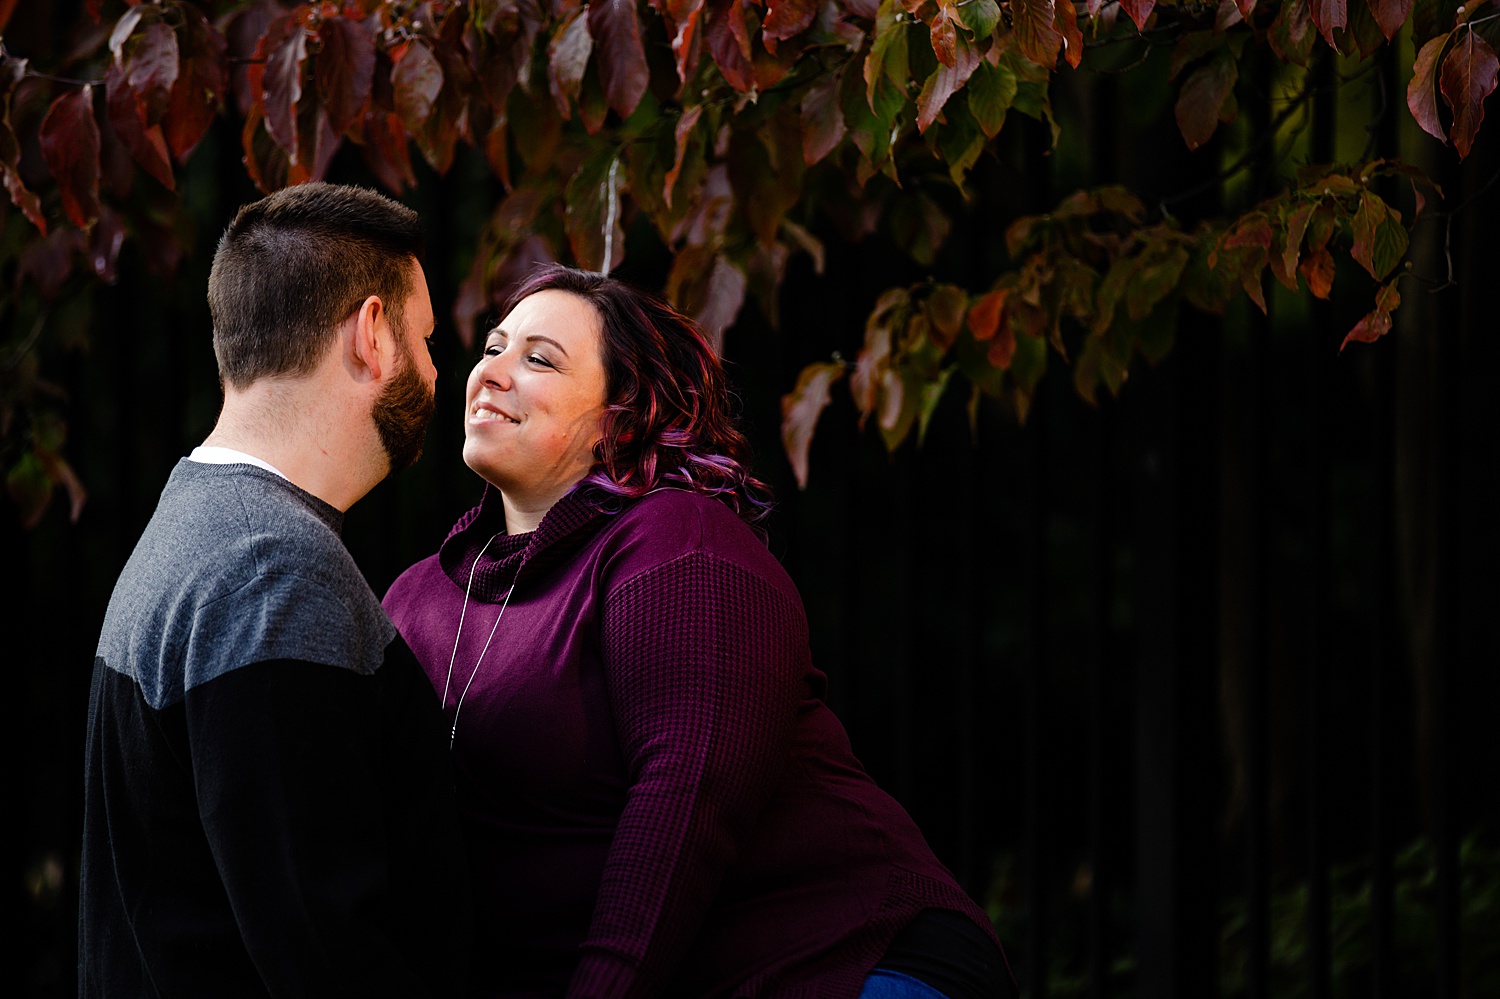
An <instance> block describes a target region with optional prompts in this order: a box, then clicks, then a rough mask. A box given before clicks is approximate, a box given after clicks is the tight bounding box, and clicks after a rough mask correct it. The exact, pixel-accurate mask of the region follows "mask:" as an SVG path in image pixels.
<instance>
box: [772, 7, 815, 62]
mask: <svg viewBox="0 0 1500 999" xmlns="http://www.w3.org/2000/svg"><path fill="white" fill-rule="evenodd" d="M817 12H818V4H817V0H767V2H766V19H765V21H764V22H763V23H762V24H761V26H760V27H761V37H762V38H764V39H765V41H766V51H768V52H770V53H771V54H772V55H775V54H776V43H777V42H780V41H785V40H786V39H788V38H791V37H792V36H793V35H800V34H801V33H802V32H804V31H806V30H807V26H808V25H809V24H812V21H813V15H814V14H816V13H817Z"/></svg>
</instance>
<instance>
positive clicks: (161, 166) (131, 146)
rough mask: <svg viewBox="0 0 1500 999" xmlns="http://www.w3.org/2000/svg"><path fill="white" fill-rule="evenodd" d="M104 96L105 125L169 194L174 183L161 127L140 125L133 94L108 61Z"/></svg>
mask: <svg viewBox="0 0 1500 999" xmlns="http://www.w3.org/2000/svg"><path fill="white" fill-rule="evenodd" d="M104 97H105V106H106V107H107V108H108V110H109V123H110V125H112V126H113V127H114V130H115V135H116V136H118V137H119V140H120V144H121V145H122V146H124V147H125V148H126V149H127V150H129V151H130V155H131V158H132V159H134V160H135V161H136V163H138V164H140V166H141V168H142V169H143V170H145V171H146V172H147V173H149V174H150V175H151V176H153V177H155V178H156V179H157V180H158V181H160V182H161V184H162V186H164V187H165V188H167V190H169V191H170V190H175V189H176V186H177V182H176V181H175V180H174V179H173V177H172V162H171V159H170V154H169V153H168V151H167V140H166V138H165V137H164V136H163V135H162V131H161V126H160V125H152V126H151V127H150V128H146V127H145V126H143V125H142V124H141V119H140V116H139V115H138V114H136V104H135V93H134V92H133V91H132V90H131V89H130V85H129V84H127V83H126V82H125V73H124V71H123V70H122V69H121V68H120V66H119V64H118V63H114V62H111V63H110V64H109V69H108V70H106V71H105V75H104Z"/></svg>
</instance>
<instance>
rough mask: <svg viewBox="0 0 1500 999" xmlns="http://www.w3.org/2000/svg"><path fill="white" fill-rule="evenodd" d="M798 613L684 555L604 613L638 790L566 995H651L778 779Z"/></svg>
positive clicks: (728, 567)
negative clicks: (581, 957) (579, 960)
mask: <svg viewBox="0 0 1500 999" xmlns="http://www.w3.org/2000/svg"><path fill="white" fill-rule="evenodd" d="M806 633H807V625H806V619H805V616H804V614H803V612H802V608H801V606H800V603H799V602H798V601H796V600H795V599H793V598H791V597H789V596H788V595H787V594H786V593H784V592H783V591H782V590H780V589H778V588H777V587H775V586H774V585H772V584H771V583H770V582H769V581H767V580H766V579H764V578H763V577H761V576H760V575H757V574H756V573H754V572H752V571H750V570H748V569H745V568H743V567H742V566H740V565H738V564H736V563H734V562H730V561H728V560H726V559H723V558H720V557H718V556H715V555H712V554H709V553H706V552H702V551H693V552H689V553H687V554H685V555H681V556H679V557H677V558H675V559H673V560H671V561H669V562H666V563H663V564H661V565H659V566H656V567H654V568H652V569H649V570H646V571H645V572H643V573H641V574H640V575H638V576H636V577H634V578H632V579H631V580H630V581H628V582H627V583H625V584H624V585H622V586H621V587H619V589H618V590H617V591H615V592H614V593H613V594H611V595H610V597H609V598H608V599H607V601H606V605H605V612H604V649H603V653H604V662H605V669H606V672H607V674H608V682H609V691H610V697H611V701H612V708H613V711H614V717H615V723H616V726H617V728H618V732H619V738H620V741H621V747H622V750H623V753H624V756H625V760H626V765H627V767H628V771H629V777H630V781H631V789H630V794H629V798H628V800H627V802H626V805H625V810H624V812H623V813H622V815H621V817H620V824H619V827H618V829H617V831H616V833H615V839H614V843H613V845H612V847H611V849H610V853H609V859H608V861H607V863H606V865H605V869H604V877H603V881H602V883H601V886H600V891H599V900H598V903H597V904H596V906H595V908H594V917H593V923H592V926H591V928H590V932H589V936H588V939H587V940H586V941H585V943H584V945H583V949H584V957H583V960H582V961H581V962H580V964H579V966H578V969H577V971H576V972H575V974H574V976H573V980H572V983H571V985H570V987H569V989H568V996H570V997H575V999H577V997H601V999H602V997H627V996H647V995H655V994H657V993H659V992H660V991H661V989H662V987H663V986H664V985H665V984H667V983H668V982H669V981H670V980H671V978H672V976H673V974H674V972H675V971H676V970H677V968H678V966H679V964H680V963H681V960H682V957H683V955H684V954H685V953H686V952H687V948H688V947H689V945H690V943H691V941H692V939H693V936H694V935H695V933H696V932H697V930H698V927H699V926H700V924H701V923H702V920H703V916H704V913H705V912H706V911H707V909H708V907H709V904H710V902H711V901H712V899H713V897H714V894H715V892H716V890H717V888H718V886H719V883H720V880H721V878H722V876H723V873H724V871H725V869H726V867H727V866H728V865H729V864H730V863H732V862H733V860H734V858H735V856H736V855H737V853H738V851H739V850H740V847H741V845H742V843H743V841H744V838H745V836H746V835H747V834H748V833H749V831H750V830H751V829H752V828H753V826H754V823H755V820H756V818H757V816H758V815H759V814H760V812H761V810H762V808H763V807H764V805H765V803H766V801H767V799H768V798H769V797H770V795H771V793H772V792H773V790H774V789H775V787H776V784H777V779H778V777H779V775H780V774H781V773H782V771H783V769H784V767H785V766H786V765H787V762H788V760H787V757H788V751H789V745H790V738H791V731H792V724H793V720H794V718H795V716H796V712H797V707H798V704H799V703H800V701H801V698H802V688H803V679H802V674H803V673H804V671H805V670H804V665H805V659H806V648H807V638H806Z"/></svg>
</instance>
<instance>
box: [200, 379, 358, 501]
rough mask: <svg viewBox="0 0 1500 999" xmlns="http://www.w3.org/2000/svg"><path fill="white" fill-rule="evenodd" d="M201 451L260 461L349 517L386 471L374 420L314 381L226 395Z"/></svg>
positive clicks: (265, 383)
mask: <svg viewBox="0 0 1500 999" xmlns="http://www.w3.org/2000/svg"><path fill="white" fill-rule="evenodd" d="M203 444H204V446H206V447H224V448H231V449H233V450H235V451H243V452H244V453H245V454H248V455H251V456H253V457H255V458H258V459H260V460H261V461H264V462H265V463H267V464H268V465H271V466H273V467H274V468H276V469H277V470H278V471H279V472H281V474H283V475H284V476H286V478H287V479H288V480H289V481H291V482H292V483H293V484H294V485H297V486H299V487H300V488H302V489H304V490H306V491H307V492H310V493H312V494H313V495H314V496H316V497H318V498H319V499H321V500H322V501H323V502H325V503H327V504H329V505H330V506H332V507H334V508H335V509H338V510H348V509H349V508H350V507H351V506H353V505H354V504H355V503H356V502H357V501H358V500H359V499H360V498H361V497H362V496H364V495H365V494H366V493H367V492H369V491H370V490H371V489H372V488H374V486H375V485H376V484H377V483H379V482H380V480H381V479H382V478H384V477H385V474H386V471H387V467H386V466H387V460H386V458H385V454H384V451H383V449H381V448H380V443H379V435H378V434H377V432H376V431H375V429H374V426H373V424H372V421H371V420H370V417H369V414H368V413H363V414H362V413H358V412H351V411H350V406H349V404H348V403H347V402H341V400H340V399H339V397H338V396H337V394H335V393H326V392H322V391H320V390H319V387H318V385H317V384H316V379H315V378H305V379H295V380H293V379H264V380H262V381H259V382H256V383H255V384H253V385H251V386H249V387H248V388H245V389H232V388H231V389H226V390H225V396H224V408H223V410H222V411H221V412H220V413H219V419H218V422H217V423H216V424H215V425H214V429H213V432H212V433H211V434H209V435H208V437H207V438H205V439H204V441H203Z"/></svg>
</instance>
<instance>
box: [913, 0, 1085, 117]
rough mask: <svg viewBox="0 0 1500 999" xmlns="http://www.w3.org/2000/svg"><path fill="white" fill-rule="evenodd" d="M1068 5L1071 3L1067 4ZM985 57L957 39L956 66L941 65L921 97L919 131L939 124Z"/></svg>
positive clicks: (939, 64)
mask: <svg viewBox="0 0 1500 999" xmlns="http://www.w3.org/2000/svg"><path fill="white" fill-rule="evenodd" d="M1063 2H1064V3H1068V2H1071V0H1063ZM981 58H982V57H981V56H980V54H979V50H978V49H976V48H974V47H973V46H972V45H970V44H969V40H968V39H967V38H965V37H964V36H963V35H961V34H960V35H957V36H955V38H954V44H953V65H951V66H945V65H943V64H942V63H938V65H937V68H936V69H934V70H933V71H932V75H931V76H929V77H928V78H927V82H926V83H924V84H923V85H922V92H921V93H920V94H918V95H917V130H918V131H919V132H924V133H925V132H926V131H927V129H928V128H929V127H931V125H932V123H933V122H934V121H936V120H937V116H938V113H939V112H941V111H942V110H943V105H944V104H946V103H948V98H950V97H952V96H953V94H954V93H955V92H957V91H958V90H959V89H960V88H961V87H962V86H963V85H964V84H965V83H967V82H968V81H969V77H970V76H972V75H973V73H974V69H975V68H976V67H977V66H978V65H979V60H980V59H981Z"/></svg>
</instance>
